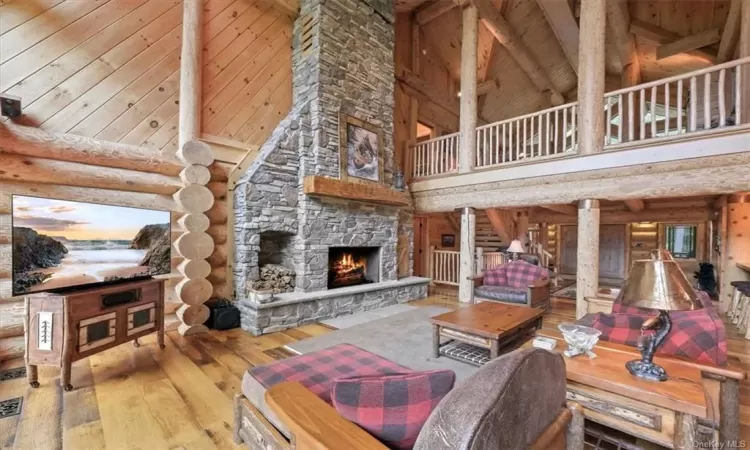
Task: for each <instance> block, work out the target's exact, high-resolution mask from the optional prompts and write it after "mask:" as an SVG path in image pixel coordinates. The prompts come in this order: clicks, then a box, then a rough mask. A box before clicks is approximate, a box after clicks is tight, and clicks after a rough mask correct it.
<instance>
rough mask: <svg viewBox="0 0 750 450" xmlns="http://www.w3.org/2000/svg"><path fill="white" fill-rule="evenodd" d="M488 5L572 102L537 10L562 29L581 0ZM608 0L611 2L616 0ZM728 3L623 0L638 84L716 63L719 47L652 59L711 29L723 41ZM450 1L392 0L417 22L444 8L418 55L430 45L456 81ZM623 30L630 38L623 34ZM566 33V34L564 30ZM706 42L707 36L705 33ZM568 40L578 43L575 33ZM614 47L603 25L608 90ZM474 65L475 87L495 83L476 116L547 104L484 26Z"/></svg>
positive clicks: (572, 78) (615, 67) (565, 61)
mask: <svg viewBox="0 0 750 450" xmlns="http://www.w3.org/2000/svg"><path fill="white" fill-rule="evenodd" d="M485 1H491V2H492V5H493V6H494V8H496V9H497V10H498V11H500V12H501V14H502V17H503V18H504V19H505V20H506V21H507V22H508V24H509V25H510V26H511V28H512V29H513V31H515V33H516V34H517V35H518V36H519V37H520V40H521V41H522V43H523V44H525V46H526V48H527V49H528V51H529V53H530V54H531V55H532V56H533V58H534V59H535V60H536V61H537V62H538V64H539V65H540V66H541V67H542V69H543V70H544V72H545V73H546V75H547V77H548V78H549V80H550V81H551V83H552V85H553V86H554V88H555V89H556V90H557V91H559V92H560V93H562V94H563V95H565V97H566V100H574V99H575V97H576V93H575V91H576V87H577V75H576V71H575V70H574V67H573V64H571V62H570V59H569V57H568V56H567V55H566V53H565V51H564V50H563V46H562V44H561V40H560V39H558V37H557V36H556V33H555V30H554V29H553V27H552V25H551V24H550V21H548V20H547V17H546V16H545V12H544V11H543V9H542V8H541V7H540V3H544V2H547V3H548V4H549V3H550V2H552V3H554V9H552V12H551V13H550V15H551V17H552V20H553V21H555V22H556V25H557V26H558V28H557V31H558V32H559V30H560V27H561V26H565V25H567V26H571V25H572V22H573V21H575V22H576V26H577V23H578V16H579V13H580V0H568V1H567V2H566V1H565V0H485ZM608 1H610V2H616V1H617V0H608ZM733 1H734V2H737V1H738V0H691V1H686V0H656V1H642V0H627V1H626V0H623V3H626V6H627V11H626V14H625V15H624V17H625V18H626V20H627V23H623V25H622V27H621V28H620V30H622V31H624V32H625V38H627V39H630V37H631V36H632V38H633V39H634V43H635V55H636V56H637V61H636V62H637V63H640V75H641V80H642V82H647V81H652V80H656V79H660V78H664V77H667V76H671V75H675V74H680V73H685V72H689V71H692V70H696V69H700V68H704V67H707V66H710V65H711V64H714V63H715V62H716V54H717V52H718V49H719V45H720V44H719V42H716V43H714V44H712V45H710V46H707V47H704V48H702V49H700V50H697V51H690V52H686V53H678V54H675V55H673V56H670V57H667V58H663V59H657V48H658V47H659V45H660V44H664V43H668V42H672V41H674V40H677V39H679V38H681V37H685V36H692V35H695V34H697V33H702V32H707V33H708V34H711V30H713V29H716V30H715V31H716V34H718V35H719V36H721V35H722V32H723V30H724V27H725V24H726V22H727V16H728V12H729V9H730V5H731V3H732V2H733ZM452 3H453V0H396V9H397V10H398V11H401V12H404V11H412V12H413V13H414V17H415V18H417V21H419V18H420V13H421V17H423V18H424V17H426V16H428V15H430V16H433V15H434V12H435V11H436V10H447V12H444V13H442V14H440V15H438V16H437V17H435V18H431V20H429V21H427V22H426V23H423V24H422V25H421V28H422V30H421V31H422V36H423V39H425V40H427V41H429V44H424V45H421V46H422V47H423V48H421V49H420V50H421V51H422V52H423V53H424V52H425V51H426V50H427V48H426V47H428V48H429V51H431V52H434V53H437V55H432V56H434V57H436V58H437V59H439V60H442V62H443V64H444V65H445V66H446V67H447V68H448V70H449V71H450V73H451V76H452V77H453V78H454V80H456V81H458V80H459V79H460V66H461V63H460V60H461V21H462V20H461V10H460V9H459V8H450V6H451V4H452ZM623 6H625V5H623ZM559 8H566V9H565V10H562V12H563V13H564V14H563V16H566V17H564V18H563V20H562V21H560V17H561V14H560V12H561V10H560V9H559ZM549 11H550V9H548V12H549ZM429 13H431V14H429ZM565 19H567V21H566V20H565ZM561 24H562V25H561ZM610 25H611V23H610ZM573 28H574V29H575V28H576V27H573ZM628 32H629V33H631V34H627V33H628ZM621 35H622V33H621ZM568 36H570V35H569V30H568ZM708 38H709V39H711V38H710V36H709V37H708ZM572 40H574V41H575V40H577V36H576V35H575V34H573V36H572ZM711 40H715V39H711ZM562 41H563V42H564V41H565V40H564V39H563V40H562ZM569 42H570V39H569V40H568V50H569V51H571V49H572V50H574V49H575V47H576V46H575V45H570V44H569ZM722 45H723V44H722ZM618 48H620V47H618V36H617V34H616V31H614V29H613V27H612V26H608V29H607V58H606V61H607V65H606V70H607V73H608V75H609V76H608V83H607V89H608V90H612V89H617V88H619V87H621V82H620V79H621V73H620V72H621V71H622V67H623V62H622V61H621V57H620V55H619V52H618ZM732 53H734V52H732ZM733 56H734V55H733V54H732V55H730V59H731V57H733ZM573 59H574V60H575V58H573ZM478 66H479V67H478V68H477V70H478V80H479V83H480V85H481V83H482V82H487V81H492V80H495V81H496V83H495V84H493V85H492V86H491V88H490V89H487V91H489V92H488V93H487V94H486V98H484V99H482V100H481V101H480V111H479V115H480V116H481V117H483V118H485V119H487V120H491V121H497V120H502V119H506V118H511V117H515V116H518V115H522V114H526V113H529V112H533V111H538V110H540V109H544V108H547V107H550V106H552V105H551V104H550V99H549V95H548V94H545V95H543V94H542V93H540V91H539V89H538V88H536V87H535V86H534V84H532V82H531V81H530V78H529V76H528V75H527V74H526V73H525V72H524V71H523V70H522V69H521V67H520V66H519V65H518V64H517V63H516V61H515V60H514V58H513V56H512V55H511V54H510V53H509V52H508V50H507V49H506V48H505V47H503V46H502V45H500V44H499V43H498V42H497V41H496V40H495V39H494V37H493V35H492V34H491V33H490V32H489V31H488V29H487V27H485V26H482V25H481V24H480V28H479V64H478ZM488 84H489V83H488Z"/></svg>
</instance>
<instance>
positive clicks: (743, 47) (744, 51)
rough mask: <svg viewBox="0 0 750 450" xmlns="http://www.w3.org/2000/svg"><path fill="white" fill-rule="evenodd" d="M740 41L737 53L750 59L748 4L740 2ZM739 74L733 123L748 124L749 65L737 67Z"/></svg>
mask: <svg viewBox="0 0 750 450" xmlns="http://www.w3.org/2000/svg"><path fill="white" fill-rule="evenodd" d="M740 14H741V17H740V41H739V53H740V58H746V57H750V2H748V1H744V2H742V6H741V11H740ZM735 70H736V71H737V73H738V74H739V81H740V83H739V84H740V89H738V90H737V92H736V93H735V95H738V96H740V97H739V98H738V100H739V101H738V102H737V103H739V104H740V110H739V111H737V113H736V114H737V117H738V118H739V119H740V120H737V119H735V123H737V124H740V123H750V65H743V66H737V68H736V69H735Z"/></svg>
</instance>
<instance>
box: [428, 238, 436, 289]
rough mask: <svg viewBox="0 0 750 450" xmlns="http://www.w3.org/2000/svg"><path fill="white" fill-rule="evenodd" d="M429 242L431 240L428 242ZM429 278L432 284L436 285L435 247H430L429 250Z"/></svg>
mask: <svg viewBox="0 0 750 450" xmlns="http://www.w3.org/2000/svg"><path fill="white" fill-rule="evenodd" d="M428 242H429V240H428ZM427 276H428V277H430V284H435V283H434V280H435V246H434V245H430V248H429V249H428V250H427Z"/></svg>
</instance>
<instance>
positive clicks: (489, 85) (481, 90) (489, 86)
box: [477, 78, 500, 96]
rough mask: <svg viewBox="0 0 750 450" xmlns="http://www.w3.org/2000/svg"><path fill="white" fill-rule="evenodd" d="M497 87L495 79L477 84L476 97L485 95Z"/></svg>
mask: <svg viewBox="0 0 750 450" xmlns="http://www.w3.org/2000/svg"><path fill="white" fill-rule="evenodd" d="M499 87H500V82H499V81H498V79H497V78H492V79H490V80H487V81H485V82H484V83H479V84H478V85H477V96H481V95H486V94H488V93H490V92H492V91H494V90H495V89H497V88H499Z"/></svg>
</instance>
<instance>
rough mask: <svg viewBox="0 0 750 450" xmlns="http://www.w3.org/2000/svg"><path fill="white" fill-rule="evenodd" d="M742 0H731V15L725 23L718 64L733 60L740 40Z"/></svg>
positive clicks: (717, 59)
mask: <svg viewBox="0 0 750 450" xmlns="http://www.w3.org/2000/svg"><path fill="white" fill-rule="evenodd" d="M741 8H742V0H731V4H730V5H729V14H727V21H726V22H725V23H724V31H723V32H722V33H721V41H720V42H719V53H718V54H717V56H716V62H718V63H723V62H727V61H729V60H730V59H732V56H733V55H734V49H735V48H736V47H737V42H738V41H739V39H740V12H741Z"/></svg>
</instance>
